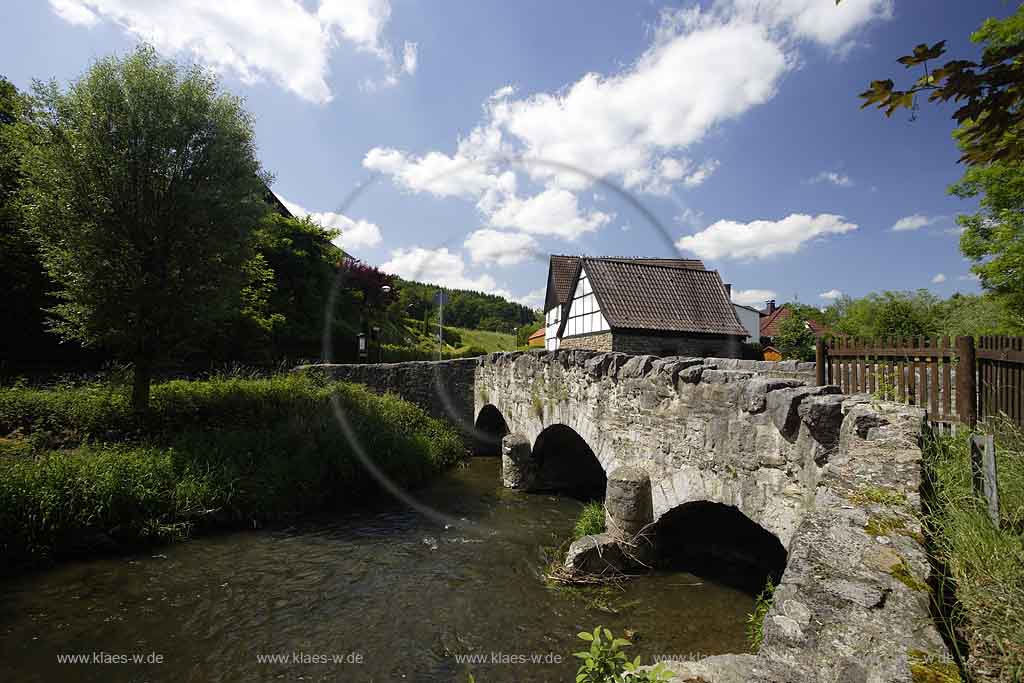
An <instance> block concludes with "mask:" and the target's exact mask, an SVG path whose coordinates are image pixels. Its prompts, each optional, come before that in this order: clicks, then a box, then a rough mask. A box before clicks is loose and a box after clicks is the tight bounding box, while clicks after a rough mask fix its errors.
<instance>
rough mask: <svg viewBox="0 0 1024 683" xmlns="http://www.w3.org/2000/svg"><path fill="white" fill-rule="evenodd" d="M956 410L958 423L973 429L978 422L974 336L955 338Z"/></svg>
mask: <svg viewBox="0 0 1024 683" xmlns="http://www.w3.org/2000/svg"><path fill="white" fill-rule="evenodd" d="M956 355H957V358H958V362H957V367H956V406H957V408H956V412H957V416H958V418H959V420H960V424H962V425H963V426H965V427H967V428H968V429H973V428H974V425H976V424H977V423H978V393H977V379H976V377H975V372H976V367H977V364H976V363H975V360H974V337H969V336H968V337H957V338H956Z"/></svg>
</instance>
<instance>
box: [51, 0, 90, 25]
mask: <svg viewBox="0 0 1024 683" xmlns="http://www.w3.org/2000/svg"><path fill="white" fill-rule="evenodd" d="M50 8H51V9H53V11H54V13H55V14H56V15H57V16H58V17H60V18H61V19H63V20H64V21H66V22H68V23H69V24H77V25H79V26H95V25H96V22H98V21H99V17H97V16H96V13H95V12H93V11H92V10H91V9H89V8H88V7H86V6H85V5H84V4H82V3H81V2H79V1H78V0H50Z"/></svg>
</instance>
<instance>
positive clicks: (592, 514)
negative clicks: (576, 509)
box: [572, 501, 604, 541]
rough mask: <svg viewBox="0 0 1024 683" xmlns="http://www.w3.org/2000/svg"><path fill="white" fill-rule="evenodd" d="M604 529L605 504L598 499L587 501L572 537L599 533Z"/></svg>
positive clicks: (577, 537) (575, 538)
mask: <svg viewBox="0 0 1024 683" xmlns="http://www.w3.org/2000/svg"><path fill="white" fill-rule="evenodd" d="M603 531H604V504H603V503H601V502H598V501H594V502H591V503H587V504H586V505H584V506H583V509H582V510H581V511H580V516H579V517H578V518H577V519H576V525H575V526H574V527H573V532H572V539H573V540H574V541H575V540H578V539H581V538H583V537H584V536H591V535H593V534H599V533H601V532H603Z"/></svg>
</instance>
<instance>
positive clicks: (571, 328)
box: [563, 269, 610, 337]
mask: <svg viewBox="0 0 1024 683" xmlns="http://www.w3.org/2000/svg"><path fill="white" fill-rule="evenodd" d="M608 329H610V328H609V326H608V321H607V320H605V319H604V316H603V315H601V307H600V305H598V303H597V298H596V297H595V296H594V290H593V289H591V287H590V279H589V278H588V277H587V271H586V270H585V269H584V270H581V272H580V279H579V280H578V281H577V283H576V291H575V292H573V297H572V304H571V305H570V306H569V316H568V318H566V321H565V333H564V335H563V336H566V337H572V336H574V335H577V334H592V333H594V332H603V331H605V330H608Z"/></svg>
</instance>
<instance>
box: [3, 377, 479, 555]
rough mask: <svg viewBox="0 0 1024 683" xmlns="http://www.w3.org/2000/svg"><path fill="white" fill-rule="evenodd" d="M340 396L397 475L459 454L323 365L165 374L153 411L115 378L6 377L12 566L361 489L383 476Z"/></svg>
mask: <svg viewBox="0 0 1024 683" xmlns="http://www.w3.org/2000/svg"><path fill="white" fill-rule="evenodd" d="M332 399H334V401H335V404H336V405H337V406H338V407H340V408H341V409H342V410H343V411H344V414H345V415H346V417H347V419H348V421H349V423H350V425H351V427H352V429H353V431H354V432H355V435H356V438H357V439H358V443H360V444H361V445H362V447H363V448H364V450H365V452H366V454H367V455H368V456H369V457H370V458H371V459H372V460H373V461H374V463H375V464H376V465H377V466H378V467H380V468H381V469H382V470H383V471H384V472H385V473H386V474H387V475H388V476H389V477H391V478H392V479H393V480H394V481H396V482H397V483H398V484H400V485H402V486H414V485H416V484H418V483H420V482H423V481H425V480H426V479H428V478H429V477H430V476H431V475H433V474H435V473H437V472H439V471H440V470H442V469H444V468H446V467H448V466H450V465H452V464H454V463H456V462H458V461H459V460H460V459H461V458H462V457H464V455H465V448H464V446H463V444H462V441H461V439H460V438H459V436H458V434H457V433H456V432H455V431H454V430H453V429H452V428H451V427H450V426H449V425H447V424H445V423H443V422H440V421H438V420H435V419H433V418H430V417H429V416H427V415H426V413H424V412H423V411H422V410H421V409H419V408H417V407H415V406H413V405H412V404H410V403H407V402H405V401H402V400H400V399H397V398H395V397H392V396H377V395H375V394H372V393H370V392H368V391H366V390H365V389H363V388H361V387H358V386H354V385H349V384H342V383H335V382H326V381H324V380H321V379H318V378H316V377H307V376H300V375H281V376H276V377H272V378H269V379H238V378H220V379H211V380H204V381H173V382H167V383H164V384H158V385H156V386H154V388H153V395H152V409H151V410H150V412H149V413H148V414H146V415H145V416H138V415H134V414H132V412H131V410H130V408H129V405H128V400H127V397H126V395H125V392H124V391H123V390H121V389H119V388H116V387H111V386H107V385H101V384H91V385H86V386H77V387H62V388H56V389H29V388H3V389H0V435H5V437H4V438H2V439H0V556H3V557H4V558H5V561H4V566H5V567H6V568H16V567H20V566H24V565H27V564H34V563H38V562H42V561H46V560H48V559H50V558H53V557H57V556H61V555H64V554H68V553H75V552H78V551H83V550H85V551H87V550H91V549H94V548H96V547H102V546H108V545H111V546H123V545H126V544H129V545H130V544H136V543H140V542H149V541H160V540H166V539H169V538H170V539H173V538H178V537H181V536H183V535H186V534H187V533H189V532H190V531H191V530H192V529H193V528H196V527H199V528H202V527H206V526H224V525H238V524H245V525H251V524H252V523H253V522H254V521H259V520H271V519H282V518H287V517H290V516H293V515H298V514H301V513H304V512H310V511H314V510H325V509H331V508H337V507H346V506H350V505H352V504H354V503H358V502H359V501H360V500H362V499H365V498H366V497H367V496H368V495H372V494H373V492H374V491H375V487H374V483H373V480H372V478H371V477H370V476H369V475H368V474H367V472H366V470H365V468H364V467H363V466H362V465H361V463H360V462H359V459H358V457H357V455H356V452H355V451H354V449H353V445H352V443H350V442H349V440H348V439H346V437H345V436H344V434H343V433H342V430H341V428H340V427H339V424H338V421H337V419H336V417H335V413H334V410H333V409H332V405H331V404H332Z"/></svg>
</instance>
